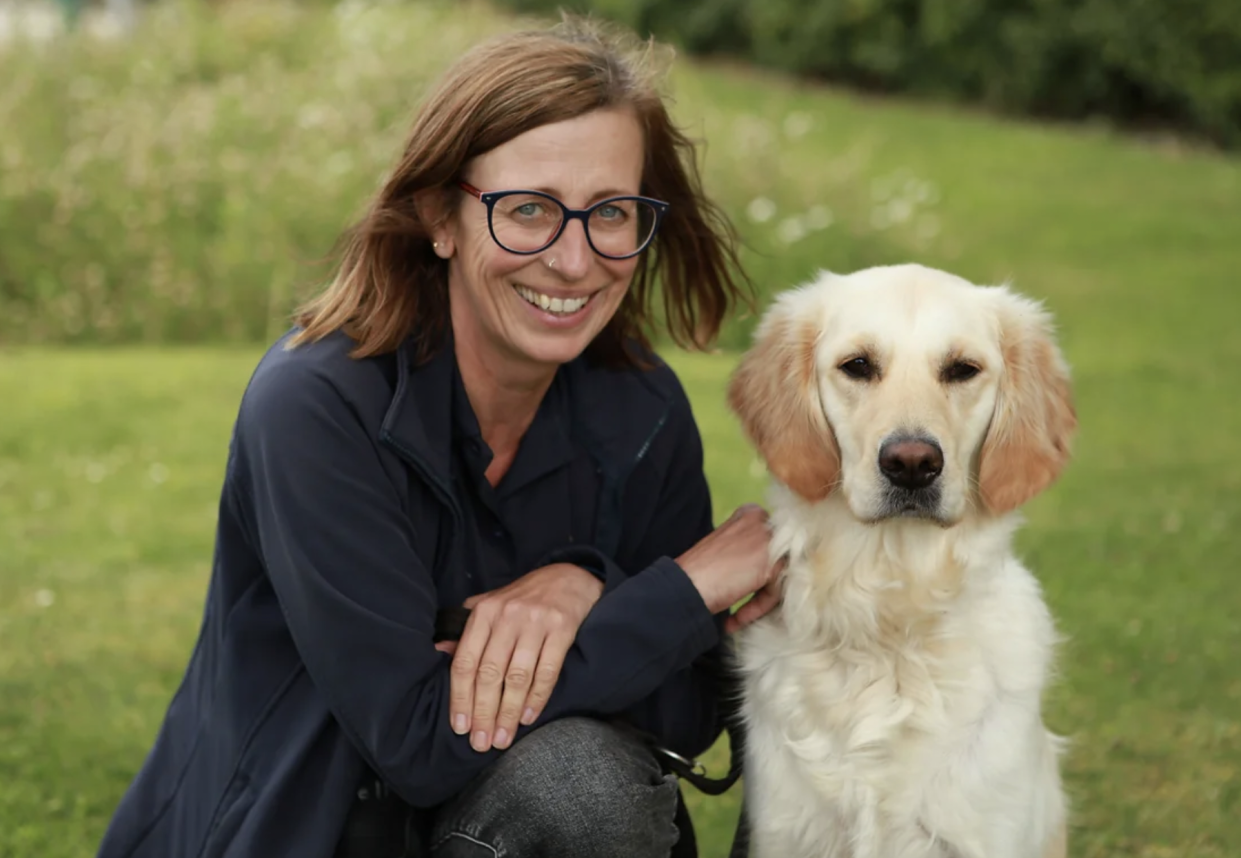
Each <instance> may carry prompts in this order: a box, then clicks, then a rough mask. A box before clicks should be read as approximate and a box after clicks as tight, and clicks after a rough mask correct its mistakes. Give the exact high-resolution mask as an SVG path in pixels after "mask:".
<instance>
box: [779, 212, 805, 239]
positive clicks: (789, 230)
mask: <svg viewBox="0 0 1241 858" xmlns="http://www.w3.org/2000/svg"><path fill="white" fill-rule="evenodd" d="M776 237H777V238H778V239H780V241H782V242H784V243H785V244H795V243H796V242H799V241H801V240H802V239H803V238H805V237H806V227H805V225H804V224H802V221H801V218H799V217H788V218H785V219H784V220H782V221H780V225H779V226H778V227H776Z"/></svg>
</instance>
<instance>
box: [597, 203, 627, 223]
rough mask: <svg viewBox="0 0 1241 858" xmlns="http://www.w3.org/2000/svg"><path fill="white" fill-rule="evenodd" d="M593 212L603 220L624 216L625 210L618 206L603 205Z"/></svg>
mask: <svg viewBox="0 0 1241 858" xmlns="http://www.w3.org/2000/svg"><path fill="white" fill-rule="evenodd" d="M595 214H597V215H598V216H599V217H601V218H603V219H604V220H620V219H621V218H623V217H624V216H625V210H624V209H622V208H620V207H619V206H604V207H603V208H601V209H598V210H597V211H596V212H595Z"/></svg>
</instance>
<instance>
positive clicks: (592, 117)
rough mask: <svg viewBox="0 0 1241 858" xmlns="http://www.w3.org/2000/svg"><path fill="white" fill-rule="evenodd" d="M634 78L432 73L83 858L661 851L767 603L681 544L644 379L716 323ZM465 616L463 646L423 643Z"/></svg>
mask: <svg viewBox="0 0 1241 858" xmlns="http://www.w3.org/2000/svg"><path fill="white" fill-rule="evenodd" d="M648 59H649V51H648V52H643V51H634V50H631V49H629V48H627V47H626V46H625V45H624V44H623V43H622V41H621V40H619V39H617V38H615V37H610V36H605V35H603V34H601V33H600V32H599V31H598V30H595V29H591V28H588V27H585V26H583V25H581V24H575V23H572V22H568V23H565V24H562V25H561V26H559V27H558V28H556V29H554V30H553V31H551V32H546V33H521V34H516V35H511V36H508V37H505V38H502V39H500V40H498V41H494V42H492V43H489V44H487V45H484V46H482V47H481V48H478V49H476V50H475V51H474V52H472V53H471V54H469V55H467V56H466V57H464V58H463V59H461V60H460V61H459V62H458V64H457V65H456V66H455V67H454V68H453V69H452V70H451V71H450V72H449V73H448V74H447V75H446V77H445V78H444V79H443V80H442V81H441V82H440V85H439V87H438V89H437V90H436V92H435V93H434V94H433V95H432V96H431V98H430V99H429V100H428V102H427V103H426V105H425V106H424V108H423V109H422V111H421V113H420V115H419V118H418V119H417V121H416V123H415V125H414V127H413V130H412V132H411V134H410V137H409V139H408V142H407V144H406V147H405V151H404V154H403V157H402V158H401V159H400V162H399V164H398V166H397V168H396V169H395V171H394V173H393V175H392V177H391V178H390V179H389V180H388V182H387V184H386V185H385V187H384V188H383V189H382V190H381V192H380V193H379V194H378V195H377V197H376V199H375V200H374V201H373V203H372V204H371V206H370V209H369V211H368V212H367V214H366V215H365V217H364V218H363V219H362V221H361V223H360V224H359V225H358V227H357V228H356V229H355V230H354V231H353V234H352V237H351V239H350V241H349V243H348V244H347V246H346V248H345V252H344V258H343V262H342V265H341V266H340V270H339V273H338V276H337V277H336V279H335V282H334V283H333V284H332V286H331V287H330V288H329V289H328V290H327V291H326V292H325V293H324V294H323V295H322V296H320V297H319V298H318V299H316V300H314V301H313V302H311V303H310V304H309V306H308V307H306V308H305V309H304V310H303V311H302V312H301V313H300V315H299V318H298V326H297V328H296V329H295V330H294V331H293V332H291V333H290V334H289V335H288V336H286V338H284V339H283V340H282V341H281V342H280V343H278V344H277V345H276V346H275V347H273V348H272V349H271V350H270V351H269V352H268V354H267V355H266V356H265V357H264V358H263V360H262V361H261V362H260V364H259V366H258V369H257V370H256V372H255V374H254V377H253V378H252V380H251V383H250V385H249V387H248V389H247V391H246V393H245V395H244V398H243V401H242V404H241V408H240V412H239V415H238V419H237V423H236V428H235V433H234V437H233V442H232V445H231V449H230V455H229V460H228V466H227V471H226V477H225V484H224V490H223V495H222V498H221V504H220V514H219V531H218V539H217V544H216V556H215V564H214V569H213V574H212V579H211V585H210V590H209V593H208V598H207V606H206V611H205V615H204V621H203V627H202V631H201V635H200V638H199V641H198V644H197V646H196V648H195V651H194V653H193V656H192V658H191V660H190V664H189V668H188V670H187V673H186V676H185V679H184V681H183V683H182V685H181V688H180V690H179V691H178V692H177V694H176V696H175V698H174V699H173V701H172V703H171V705H170V707H169V710H168V713H167V716H166V719H165V722H164V725H163V727H162V729H161V731H160V734H159V737H158V739H157V741H156V744H155V747H154V749H153V750H152V752H151V754H150V756H149V758H148V759H147V761H146V764H145V766H144V767H143V769H142V771H141V772H140V773H139V775H138V777H137V779H136V780H135V782H134V783H133V785H132V786H131V787H130V789H129V791H128V793H127V794H126V796H125V797H124V799H123V801H122V802H121V805H120V808H119V809H118V811H117V813H116V816H115V818H114V819H113V821H112V825H111V827H110V829H109V831H108V833H107V835H106V836H105V839H104V842H103V845H102V848H101V851H100V853H99V854H100V855H101V856H103V858H120V856H142V858H145V856H151V858H189V856H235V857H236V858H242V856H245V858H250V856H254V858H259V856H261V858H272V856H284V855H288V856H298V858H329V856H339V858H358V856H362V858H390V856H398V855H402V854H408V855H423V854H429V855H434V856H436V858H453V856H475V855H539V856H557V855H565V856H569V855H572V856H582V855H592V856H603V855H625V856H630V857H631V858H640V856H656V855H667V854H668V853H669V850H670V848H671V847H672V845H673V842H674V841H675V839H676V837H677V830H676V828H675V827H674V825H673V818H674V814H675V812H676V809H677V788H676V783H675V781H674V780H673V779H672V778H669V777H665V776H664V775H663V774H662V772H661V769H660V766H659V762H658V760H657V759H656V757H655V754H654V753H653V752H652V751H651V750H649V748H648V746H647V745H646V744H644V743H642V742H640V741H638V740H636V739H634V738H633V733H632V731H630V730H627V729H625V727H624V725H628V726H629V727H633V728H636V729H637V730H640V731H643V732H644V733H647V734H650V735H653V736H654V737H655V738H656V739H657V741H658V742H659V743H660V744H661V745H663V746H664V747H666V748H668V749H669V750H672V751H674V752H676V753H679V754H681V755H684V756H693V755H696V754H698V753H700V752H702V751H703V750H705V749H706V748H707V747H709V746H710V745H711V743H712V742H713V741H714V740H715V738H716V737H717V736H718V734H719V732H720V729H721V725H720V723H719V719H718V716H717V703H718V689H717V687H716V685H715V681H714V679H713V676H714V673H713V671H711V670H710V669H709V668H710V663H711V659H712V658H713V657H715V656H717V655H718V648H719V646H720V642H721V638H722V634H723V633H725V632H726V631H728V630H730V629H732V628H735V627H738V626H739V625H741V624H744V623H745V622H747V621H748V620H751V619H753V618H756V617H757V616H758V615H760V614H761V613H763V612H764V611H765V610H767V609H768V608H769V607H770V606H771V604H772V601H773V599H774V594H773V593H772V592H771V591H770V590H763V592H762V593H761V594H760V596H759V598H756V599H754V600H753V601H751V602H750V603H749V604H748V606H747V607H746V608H745V609H744V610H743V611H742V612H739V613H738V614H737V615H736V616H734V617H732V618H731V619H726V618H727V617H728V609H729V607H730V606H731V605H732V604H734V603H736V602H737V601H738V600H740V599H742V598H744V597H745V596H747V595H750V594H752V593H754V592H756V591H759V590H762V589H763V588H764V587H765V585H767V584H768V583H769V582H770V580H771V579H772V576H773V568H772V565H771V563H770V562H769V560H768V556H767V529H766V522H765V516H764V514H763V513H762V511H761V510H758V509H757V508H744V509H742V510H739V511H738V512H737V513H736V514H734V516H733V517H732V518H731V519H730V520H729V521H728V522H727V523H725V524H724V525H723V526H721V527H720V528H719V529H717V530H715V531H714V532H712V525H711V522H712V516H711V503H710V498H709V495H708V490H707V484H706V480H705V478H704V476H703V471H702V449H701V443H700V439H699V434H698V430H697V427H696V426H695V424H694V420H693V416H692V414H691V412H690V407H689V403H688V401H687V399H686V397H685V394H684V392H683V391H682V389H681V387H680V385H679V384H678V382H677V380H676V378H675V376H674V375H673V373H672V372H671V370H669V369H668V368H667V367H666V366H665V365H664V364H662V363H661V362H660V361H659V360H658V359H657V358H656V357H655V355H654V354H653V353H652V352H651V351H650V348H649V346H648V343H647V340H646V329H647V328H648V327H649V326H650V322H651V320H652V318H653V317H654V312H655V311H654V308H653V306H652V304H653V301H654V280H655V277H656V276H658V277H659V278H660V282H661V286H662V296H663V308H662V309H663V311H664V316H665V317H666V319H667V325H668V328H669V330H670V332H671V333H672V335H673V336H674V337H675V338H677V339H678V340H679V341H681V342H683V343H688V344H695V345H701V344H703V343H705V342H707V341H708V340H709V339H710V338H711V337H712V336H713V335H714V334H715V333H716V331H717V329H718V327H719V324H720V321H721V319H722V318H723V316H724V314H725V313H726V312H727V310H728V308H729V307H730V305H731V304H732V303H733V301H734V300H735V299H736V298H737V297H738V291H737V288H736V286H735V283H734V280H733V275H732V270H733V267H732V266H733V265H735V257H734V256H733V253H732V247H731V244H730V243H729V241H728V238H727V233H726V231H725V230H724V229H723V228H722V226H721V225H722V223H723V221H722V219H721V218H719V217H718V215H716V214H715V212H714V209H712V207H711V206H710V205H709V204H708V203H706V202H705V200H704V199H703V197H702V193H701V190H700V187H699V184H698V181H697V176H696V173H695V171H694V165H693V158H692V155H693V152H692V147H691V146H690V145H689V144H688V142H687V141H686V140H685V139H684V138H683V137H682V136H681V135H680V134H679V133H678V132H677V131H676V130H675V129H674V128H673V126H672V124H671V122H670V120H669V117H668V115H667V112H666V109H665V107H664V104H663V102H662V100H661V98H660V95H659V94H658V91H657V90H656V88H655V85H654V80H653V75H652V74H651V72H650V70H649V69H648V68H647V66H646V61H647V60H648ZM462 605H464V606H466V607H468V608H471V609H472V612H471V614H470V618H469V621H468V623H467V625H466V627H465V630H464V633H463V635H462V636H461V639H460V642H459V643H457V644H455V645H454V644H452V643H446V642H441V643H438V644H437V643H436V642H435V640H436V638H435V621H436V614H437V611H439V610H441V609H445V608H453V607H460V606H462Z"/></svg>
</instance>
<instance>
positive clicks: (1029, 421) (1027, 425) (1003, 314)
mask: <svg viewBox="0 0 1241 858" xmlns="http://www.w3.org/2000/svg"><path fill="white" fill-rule="evenodd" d="M994 294H995V297H996V299H997V304H998V308H999V312H998V316H999V330H1000V347H1001V350H1002V352H1003V355H1004V367H1003V377H1002V378H1001V381H1000V390H999V397H998V399H997V400H996V404H995V412H994V414H993V415H992V417H991V426H990V428H989V429H988V430H987V437H986V440H985V441H984V442H983V446H982V453H981V458H980V462H979V469H978V490H979V495H980V497H981V499H982V502H983V503H984V504H985V505H986V507H987V508H988V509H989V510H990V511H991V512H993V513H1004V512H1008V511H1010V510H1013V509H1016V508H1017V507H1019V506H1021V505H1022V504H1023V503H1025V502H1026V501H1027V500H1029V499H1030V498H1032V497H1034V496H1035V495H1036V494H1038V493H1039V492H1041V491H1042V490H1043V489H1045V488H1047V487H1048V486H1049V485H1051V483H1052V482H1053V481H1055V479H1056V478H1057V477H1058V476H1059V475H1060V472H1061V471H1062V470H1063V469H1064V466H1065V464H1066V463H1067V462H1068V460H1069V452H1070V444H1071V442H1072V440H1073V435H1074V433H1075V432H1076V430H1077V414H1076V411H1075V410H1074V407H1073V392H1072V388H1071V386H1070V383H1069V370H1068V366H1067V364H1066V363H1065V360H1064V357H1063V355H1062V354H1061V353H1060V349H1059V348H1058V347H1057V345H1056V343H1055V340H1054V338H1053V334H1052V324H1051V317H1050V316H1049V315H1048V314H1047V313H1046V312H1045V311H1044V310H1043V309H1042V308H1041V307H1040V306H1039V305H1038V304H1037V303H1035V302H1034V301H1031V300H1029V299H1028V298H1023V297H1021V296H1018V295H1015V294H1013V293H1011V292H1009V291H1008V290H1007V289H1004V288H1002V287H1001V288H997V289H996V291H995V293H994Z"/></svg>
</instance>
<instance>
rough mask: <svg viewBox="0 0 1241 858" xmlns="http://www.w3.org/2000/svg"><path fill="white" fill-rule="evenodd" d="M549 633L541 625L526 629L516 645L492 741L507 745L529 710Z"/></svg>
mask: <svg viewBox="0 0 1241 858" xmlns="http://www.w3.org/2000/svg"><path fill="white" fill-rule="evenodd" d="M545 636H546V633H545V632H544V630H543V629H541V628H539V627H537V626H527V627H526V628H525V629H523V630H522V632H521V636H520V637H518V639H517V645H516V646H515V647H514V648H513V657H512V660H510V661H509V663H508V670H507V671H505V674H504V692H503V694H502V695H501V697H500V708H499V714H498V715H497V716H496V727H495V737H494V739H493V740H492V744H494V745H495V747H497V748H507V747H508V746H509V745H510V744H512V742H513V737H514V736H515V735H516V734H517V724H518V721H519V720H520V718H521V713H522V712H524V711H525V708H526V701H527V699H528V697H529V694H530V688H531V686H532V685H533V683H534V677H535V670H536V668H537V667H538V664H539V661H540V659H539V654H540V653H541V652H542V651H543V650H544V648H545V647H546V644H545V643H544V640H545Z"/></svg>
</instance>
